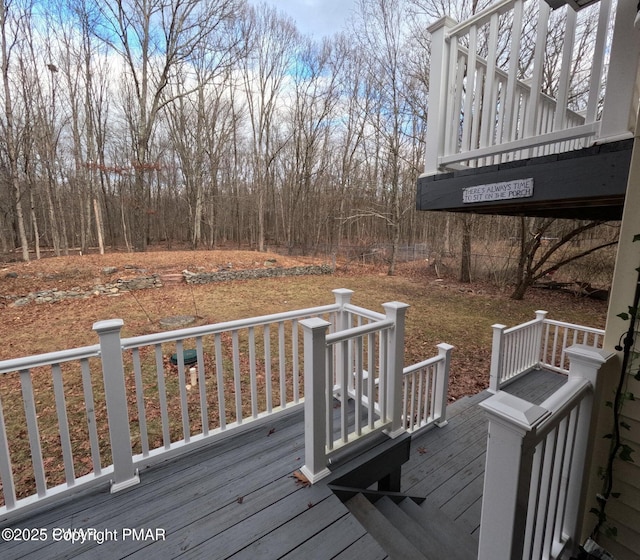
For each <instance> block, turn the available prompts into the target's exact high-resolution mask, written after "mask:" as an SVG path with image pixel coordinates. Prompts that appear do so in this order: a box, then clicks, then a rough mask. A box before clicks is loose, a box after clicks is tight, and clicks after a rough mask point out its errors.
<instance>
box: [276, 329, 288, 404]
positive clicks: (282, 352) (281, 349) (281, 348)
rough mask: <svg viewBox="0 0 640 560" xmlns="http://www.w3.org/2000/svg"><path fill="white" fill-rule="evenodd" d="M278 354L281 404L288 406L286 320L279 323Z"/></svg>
mask: <svg viewBox="0 0 640 560" xmlns="http://www.w3.org/2000/svg"><path fill="white" fill-rule="evenodd" d="M278 356H279V358H280V359H279V363H280V406H281V407H282V408H286V406H287V377H286V375H287V362H286V347H285V333H284V322H283V321H280V322H279V323H278Z"/></svg>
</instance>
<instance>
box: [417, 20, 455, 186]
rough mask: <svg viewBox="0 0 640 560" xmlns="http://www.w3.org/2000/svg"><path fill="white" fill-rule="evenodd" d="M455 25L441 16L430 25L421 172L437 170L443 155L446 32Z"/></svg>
mask: <svg viewBox="0 0 640 560" xmlns="http://www.w3.org/2000/svg"><path fill="white" fill-rule="evenodd" d="M455 24H456V22H455V20H453V19H451V18H450V17H448V16H445V17H443V18H441V19H439V20H438V21H436V22H435V23H433V24H432V25H431V26H430V27H428V28H427V31H428V32H429V33H431V63H430V67H429V76H430V78H431V85H430V87H429V115H428V117H427V132H426V137H425V166H424V175H434V174H435V173H437V172H438V167H439V165H438V160H439V159H440V157H441V156H443V155H444V138H445V132H446V128H447V125H446V114H447V94H448V92H449V41H448V39H447V33H448V31H449V29H451V28H452V27H453V26H454V25H455Z"/></svg>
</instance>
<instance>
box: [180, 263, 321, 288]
mask: <svg viewBox="0 0 640 560" xmlns="http://www.w3.org/2000/svg"><path fill="white" fill-rule="evenodd" d="M332 273H333V268H331V267H330V266H329V265H321V266H295V267H293V268H280V267H271V268H256V269H249V270H223V271H221V272H190V271H188V270H184V271H183V272H182V274H183V275H184V279H185V281H186V282H187V283H188V284H211V283H213V282H225V281H227V280H255V279H257V278H277V277H281V276H309V275H316V276H317V275H321V274H332Z"/></svg>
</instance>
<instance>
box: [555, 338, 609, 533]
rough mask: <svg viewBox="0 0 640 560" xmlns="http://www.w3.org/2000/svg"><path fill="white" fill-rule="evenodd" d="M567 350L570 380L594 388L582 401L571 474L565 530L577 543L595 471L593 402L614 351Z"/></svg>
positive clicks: (576, 346)
mask: <svg viewBox="0 0 640 560" xmlns="http://www.w3.org/2000/svg"><path fill="white" fill-rule="evenodd" d="M565 352H566V354H567V356H568V357H569V379H570V380H571V379H586V380H587V381H589V382H590V383H591V385H592V387H593V391H592V392H590V393H589V394H588V395H587V396H586V397H585V399H584V400H583V401H582V403H581V404H580V418H581V419H584V420H582V421H580V422H579V423H578V425H577V426H576V434H575V444H574V451H573V453H574V457H575V459H574V461H573V462H572V471H571V473H569V480H570V481H571V482H570V484H569V487H568V489H567V506H566V508H567V509H566V514H565V520H566V521H565V526H564V528H563V529H564V532H565V533H566V534H567V535H570V536H571V537H572V538H573V539H574V542H576V541H578V540H579V538H580V534H581V531H582V519H583V518H584V512H585V507H586V501H587V496H586V492H585V489H586V487H587V485H586V484H585V480H586V475H587V473H588V472H589V471H590V470H591V467H590V464H591V460H592V459H591V457H592V448H593V434H594V433H595V425H594V424H595V417H594V416H595V415H594V414H593V403H594V400H595V401H596V402H599V400H600V399H598V398H596V397H595V395H597V394H598V374H599V372H600V368H602V366H603V365H604V364H605V363H606V362H607V361H608V360H609V359H610V358H612V357H613V356H614V354H613V352H608V351H606V350H601V349H597V348H592V347H590V346H585V345H582V344H575V345H573V346H570V347H569V348H567V349H566V350H565Z"/></svg>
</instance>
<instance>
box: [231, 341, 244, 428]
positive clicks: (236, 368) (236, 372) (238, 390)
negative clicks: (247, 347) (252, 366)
mask: <svg viewBox="0 0 640 560" xmlns="http://www.w3.org/2000/svg"><path fill="white" fill-rule="evenodd" d="M231 346H232V353H233V390H234V392H235V397H236V398H235V401H236V423H238V424H242V377H241V372H240V343H239V341H238V331H237V329H236V330H234V331H232V333H231Z"/></svg>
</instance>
